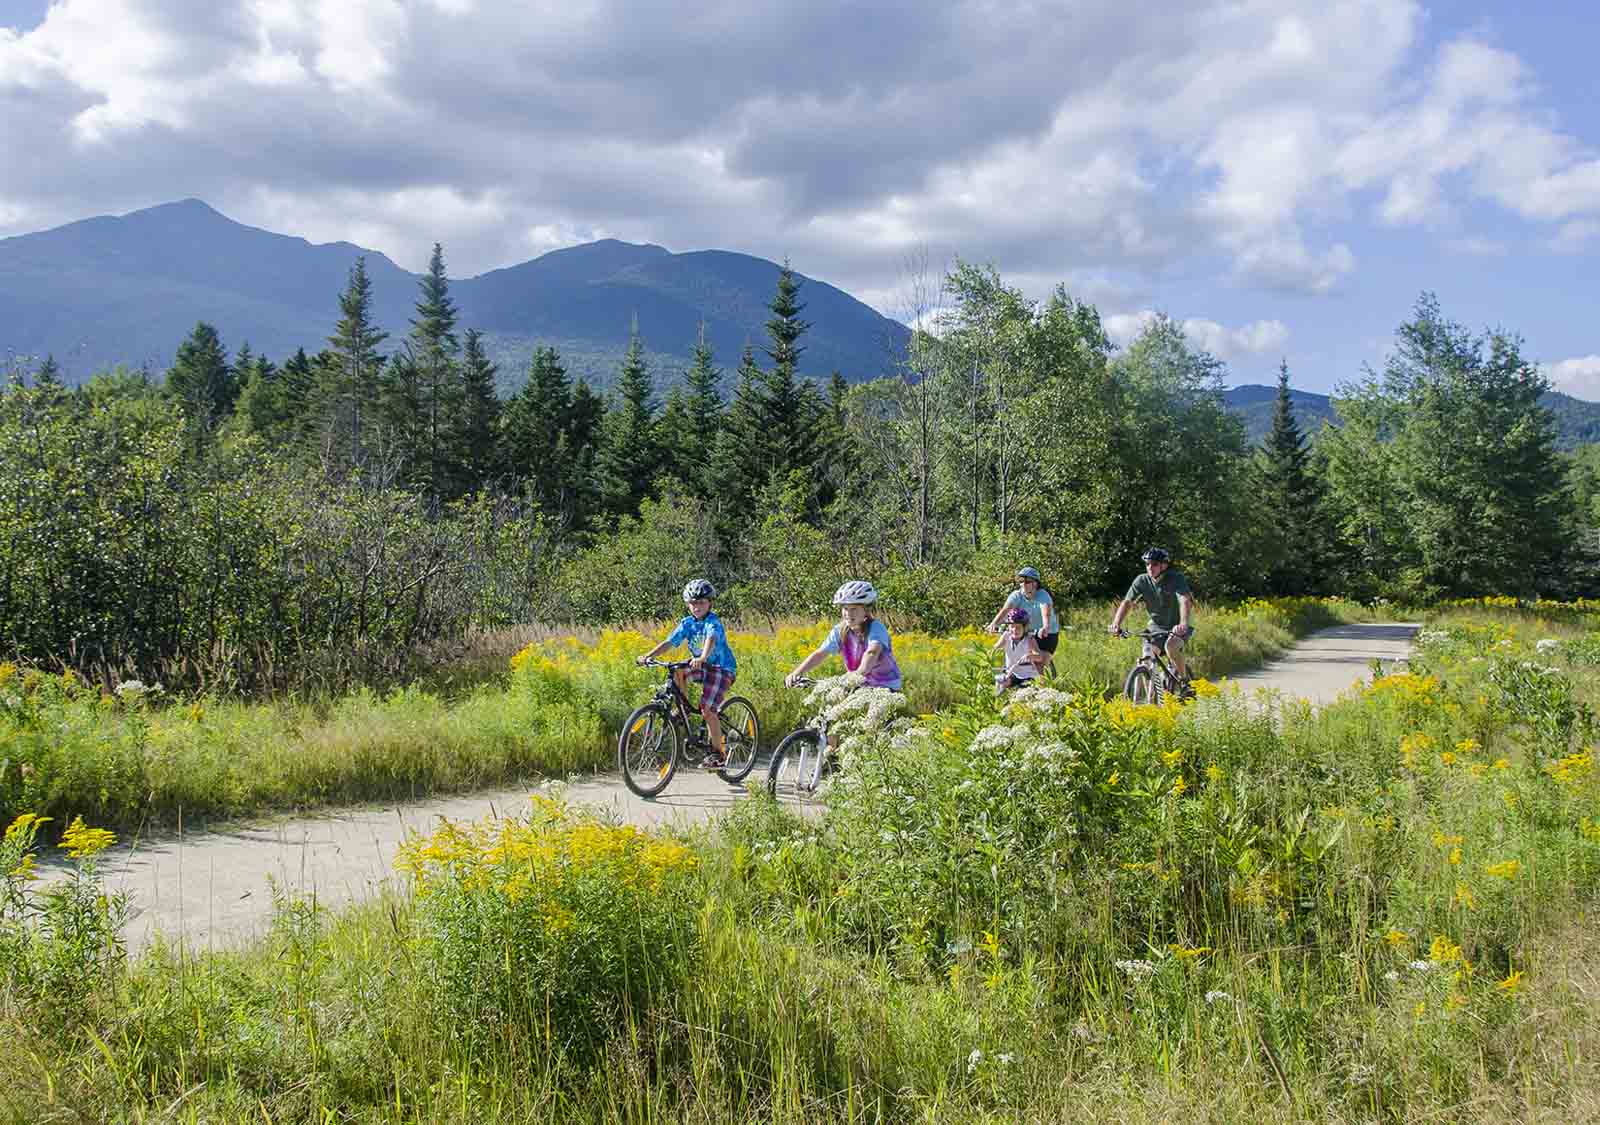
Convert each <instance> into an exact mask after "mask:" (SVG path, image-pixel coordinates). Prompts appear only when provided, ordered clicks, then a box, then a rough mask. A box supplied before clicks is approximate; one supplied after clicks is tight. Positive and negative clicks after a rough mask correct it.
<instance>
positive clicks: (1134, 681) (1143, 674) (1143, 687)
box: [1122, 664, 1156, 703]
mask: <svg viewBox="0 0 1600 1125" xmlns="http://www.w3.org/2000/svg"><path fill="white" fill-rule="evenodd" d="M1122 694H1123V695H1125V696H1127V698H1128V701H1129V702H1130V703H1154V702H1155V701H1156V684H1155V680H1154V679H1153V678H1152V677H1151V675H1150V666H1149V665H1148V664H1135V665H1134V666H1133V667H1132V668H1131V669H1130V670H1129V672H1128V678H1127V679H1126V680H1124V681H1123V682H1122Z"/></svg>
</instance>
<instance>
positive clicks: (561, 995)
mask: <svg viewBox="0 0 1600 1125" xmlns="http://www.w3.org/2000/svg"><path fill="white" fill-rule="evenodd" d="M697 863H698V861H697V859H696V857H695V855H694V853H693V852H691V851H690V850H689V849H688V848H687V847H685V846H684V845H682V844H680V843H678V842H676V841H674V840H670V839H667V838H665V837H661V836H655V835H651V834H648V833H645V832H641V831H640V830H639V829H637V828H634V827H632V826H631V825H624V826H615V825H609V824H603V823H600V822H599V821H596V820H594V819H591V818H589V817H588V816H586V815H583V814H580V813H578V812H576V811H575V810H573V809H570V808H568V807H567V806H565V805H564V804H561V803H559V802H556V801H552V800H549V799H546V798H540V797H536V798H534V803H533V809H532V812H531V813H530V814H529V816H528V817H527V818H526V819H522V820H490V821H484V822H480V823H477V824H454V823H450V822H446V823H444V824H443V825H442V826H441V827H440V828H439V830H438V831H437V832H435V833H434V834H433V835H432V836H429V837H417V838H413V839H412V840H410V841H409V842H408V843H407V844H406V845H405V846H404V847H403V848H402V850H401V856H400V860H399V865H400V866H401V867H402V869H404V870H406V871H409V872H410V873H411V875H412V877H413V879H414V881H415V886H416V894H417V928H418V934H419V937H418V939H417V942H418V945H419V949H418V956H419V962H420V963H421V964H423V965H425V966H426V967H427V968H426V972H427V974H428V977H429V979H430V981H431V986H432V988H433V990H434V992H435V994H436V997H437V1002H438V1011H439V1013H440V1015H441V1017H442V1018H443V1020H444V1022H445V1023H446V1024H447V1025H448V1027H449V1029H450V1030H451V1031H452V1033H454V1034H460V1035H464V1036H468V1037H473V1036H489V1037H496V1036H500V1035H503V1034H505V1033H506V1032H508V1031H510V1030H512V1029H517V1030H520V1031H522V1032H526V1033H532V1034H535V1035H537V1036H541V1037H543V1036H548V1038H549V1040H550V1042H551V1044H552V1045H553V1046H556V1047H560V1048H563V1049H568V1050H575V1051H580V1052H581V1051H586V1050H589V1049H591V1048H593V1047H595V1046H597V1045H598V1044H599V1043H601V1042H602V1041H603V1039H604V1038H605V1036H606V1034H607V1033H608V1032H610V1031H612V1030H614V1028H615V1025H616V1022H617V1020H618V1018H619V1016H620V1014H621V1013H622V1011H623V1010H624V1009H626V1008H631V1009H633V1010H635V1011H641V1010H643V1009H644V1007H645V1006H646V1005H647V1003H648V1001H649V1000H650V998H651V997H652V996H654V995H657V994H659V993H663V992H668V991H670V990H672V989H673V988H675V987H676V985H677V984H678V982H679V979H680V978H681V976H682V975H683V973H684V971H685V970H686V968H687V967H688V965H689V964H691V963H692V961H693V955H694V948H695V943H696V911H697V909H698V905H699V897H698V892H697V887H698V883H697V881H696V880H695V878H694V872H695V868H696V866H697Z"/></svg>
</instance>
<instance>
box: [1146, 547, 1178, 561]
mask: <svg viewBox="0 0 1600 1125" xmlns="http://www.w3.org/2000/svg"><path fill="white" fill-rule="evenodd" d="M1139 561H1140V562H1147V563H1153V562H1164V563H1169V562H1171V561H1172V556H1171V555H1169V554H1167V549H1166V548H1165V547H1151V548H1150V549H1149V550H1148V551H1146V552H1145V553H1144V554H1142V555H1140V556H1139Z"/></svg>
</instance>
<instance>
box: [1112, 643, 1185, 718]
mask: <svg viewBox="0 0 1600 1125" xmlns="http://www.w3.org/2000/svg"><path fill="white" fill-rule="evenodd" d="M1132 635H1134V634H1130V633H1129V632H1128V631H1127V630H1126V629H1118V630H1117V636H1119V637H1128V636H1132ZM1171 635H1172V630H1171V629H1145V630H1142V631H1141V632H1140V633H1138V634H1137V636H1138V637H1139V639H1140V640H1141V641H1143V642H1144V649H1143V651H1142V652H1141V653H1140V654H1139V659H1138V660H1137V661H1136V662H1135V663H1134V665H1133V667H1132V668H1130V669H1128V675H1127V678H1126V679H1124V680H1123V681H1122V694H1123V695H1125V696H1127V698H1128V699H1129V701H1130V702H1133V703H1160V702H1161V701H1162V700H1163V699H1164V698H1165V697H1166V696H1167V695H1168V694H1169V693H1170V694H1172V695H1176V696H1177V697H1178V698H1179V699H1192V698H1193V697H1194V689H1193V688H1192V687H1190V686H1189V680H1188V678H1187V677H1185V678H1182V679H1180V678H1179V676H1178V674H1177V673H1176V672H1174V671H1173V670H1172V667H1171V665H1169V664H1168V663H1167V660H1166V646H1167V638H1168V637H1169V636H1171Z"/></svg>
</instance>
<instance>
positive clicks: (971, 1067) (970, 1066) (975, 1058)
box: [967, 1047, 983, 1074]
mask: <svg viewBox="0 0 1600 1125" xmlns="http://www.w3.org/2000/svg"><path fill="white" fill-rule="evenodd" d="M981 1062H983V1052H982V1051H980V1050H978V1048H976V1047H974V1048H972V1054H970V1055H968V1056H967V1073H968V1074H971V1073H973V1072H974V1071H976V1070H977V1069H978V1064H979V1063H981Z"/></svg>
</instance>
